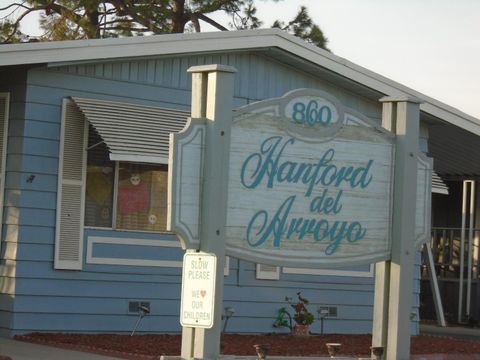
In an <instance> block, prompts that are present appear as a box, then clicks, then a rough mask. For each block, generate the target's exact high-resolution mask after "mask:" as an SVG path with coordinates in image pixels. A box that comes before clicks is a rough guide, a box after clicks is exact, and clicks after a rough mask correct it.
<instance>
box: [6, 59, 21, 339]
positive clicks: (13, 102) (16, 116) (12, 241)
mask: <svg viewBox="0 0 480 360" xmlns="http://www.w3.org/2000/svg"><path fill="white" fill-rule="evenodd" d="M0 79H2V81H1V82H0V92H8V93H9V94H10V109H9V110H10V111H9V133H8V138H9V142H10V141H16V142H18V143H19V144H21V143H22V139H18V138H15V131H14V129H15V128H21V127H22V126H23V119H24V117H25V93H26V73H25V71H24V70H23V69H21V68H14V69H7V70H3V71H0ZM12 139H15V140H12ZM17 146H18V145H17ZM19 161H21V160H20V159H17V158H15V156H10V155H8V154H7V165H6V167H7V169H8V166H9V165H10V164H14V163H16V162H19ZM12 189H13V186H12V183H9V184H6V185H5V192H8V191H12ZM11 197H13V194H12V196H11ZM4 206H5V209H4V213H3V219H2V223H3V227H2V237H1V239H0V240H1V241H0V336H8V335H9V333H10V329H11V328H12V326H13V313H14V296H15V285H16V279H15V276H16V270H17V261H16V258H15V254H16V253H17V240H18V233H17V232H15V231H12V229H11V228H9V227H8V225H6V224H5V223H6V221H5V219H7V209H9V210H10V209H11V207H12V205H11V204H9V203H8V202H7V201H5V202H4ZM10 216H11V218H15V216H13V212H10ZM14 221H15V220H12V222H14Z"/></svg>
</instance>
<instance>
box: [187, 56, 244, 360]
mask: <svg viewBox="0 0 480 360" xmlns="http://www.w3.org/2000/svg"><path fill="white" fill-rule="evenodd" d="M188 72H190V73H192V117H206V118H207V119H208V120H209V121H207V129H206V141H205V150H204V151H205V164H204V169H203V174H204V179H203V188H202V195H201V196H202V199H201V215H200V217H201V219H200V220H201V221H200V250H201V251H204V252H207V253H212V254H215V255H216V256H217V267H216V275H215V276H216V280H215V282H216V283H215V289H216V291H215V305H214V314H213V316H214V323H213V327H212V328H211V329H201V328H184V329H183V332H182V354H181V357H182V359H192V358H198V359H204V360H207V359H208V360H216V359H217V358H218V356H219V354H220V334H221V329H222V327H221V314H222V306H223V271H224V270H223V269H224V263H225V224H226V212H227V211H226V210H227V190H228V188H227V185H228V168H229V166H228V162H229V150H230V126H231V121H232V101H233V81H234V73H235V72H236V70H235V68H233V67H230V66H224V65H205V66H194V67H192V68H190V69H189V70H188Z"/></svg>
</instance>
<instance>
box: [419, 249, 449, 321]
mask: <svg viewBox="0 0 480 360" xmlns="http://www.w3.org/2000/svg"><path fill="white" fill-rule="evenodd" d="M423 254H424V256H425V257H426V258H427V267H428V276H429V277H430V288H431V289H432V295H433V303H434V304H435V313H436V314H437V323H438V325H440V326H442V327H445V326H447V323H446V322H445V315H444V313H443V305H442V297H441V296H440V289H439V288H438V279H437V271H436V270H435V263H434V261H433V254H432V249H431V247H430V244H429V243H426V244H424V245H423Z"/></svg>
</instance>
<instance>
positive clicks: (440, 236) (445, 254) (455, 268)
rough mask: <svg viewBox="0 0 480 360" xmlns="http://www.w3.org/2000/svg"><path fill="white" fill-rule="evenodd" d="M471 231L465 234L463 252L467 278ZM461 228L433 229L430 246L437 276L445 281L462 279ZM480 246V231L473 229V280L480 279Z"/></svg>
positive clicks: (466, 231) (467, 230)
mask: <svg viewBox="0 0 480 360" xmlns="http://www.w3.org/2000/svg"><path fill="white" fill-rule="evenodd" d="M469 235H470V234H469V229H465V233H464V251H463V259H464V261H463V272H464V277H465V278H466V277H467V272H468V258H469V250H468V242H469V241H468V240H469ZM461 239H462V229H461V228H439V227H436V228H432V238H431V242H430V246H431V249H432V254H433V262H434V264H435V270H436V271H437V276H439V277H440V278H444V279H459V278H460V266H461V265H460V263H461V261H460V259H461V254H460V253H461ZM479 244H480V229H473V231H472V250H471V253H470V254H471V257H472V279H478V278H479V275H480V272H479V255H480V254H479ZM422 264H424V266H423V274H425V272H424V271H425V270H426V269H425V264H426V259H423V261H422Z"/></svg>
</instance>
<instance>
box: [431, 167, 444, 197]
mask: <svg viewBox="0 0 480 360" xmlns="http://www.w3.org/2000/svg"><path fill="white" fill-rule="evenodd" d="M432 193H435V194H443V195H448V186H447V184H445V183H444V182H443V180H442V178H441V177H440V176H438V174H437V173H436V172H435V171H433V172H432Z"/></svg>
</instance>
